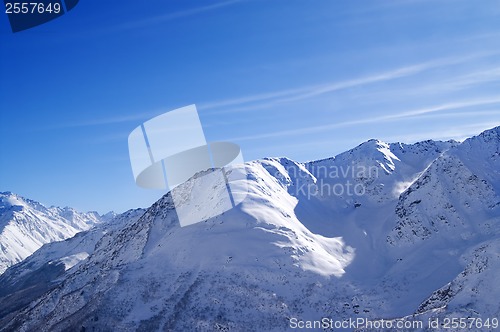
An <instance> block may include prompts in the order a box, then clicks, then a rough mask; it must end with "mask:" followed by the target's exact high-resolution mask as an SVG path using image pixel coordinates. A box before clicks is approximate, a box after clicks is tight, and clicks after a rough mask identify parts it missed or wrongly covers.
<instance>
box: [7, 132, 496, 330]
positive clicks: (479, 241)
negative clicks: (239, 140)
mask: <svg viewBox="0 0 500 332" xmlns="http://www.w3.org/2000/svg"><path fill="white" fill-rule="evenodd" d="M241 167H245V168H246V171H247V173H248V177H247V181H246V182H245V186H246V187H247V188H248V195H247V198H246V199H245V200H244V201H243V203H241V204H240V205H238V206H237V207H236V208H234V209H232V210H229V211H227V212H225V213H224V214H222V215H220V216H218V217H215V218H212V219H209V220H207V221H205V222H201V223H198V224H194V225H191V226H188V227H180V226H179V223H178V220H177V216H176V213H175V209H174V205H173V202H172V198H171V195H170V193H169V194H167V195H165V196H164V197H163V198H161V199H160V200H159V201H158V202H156V203H155V204H153V205H152V206H151V207H150V208H148V209H147V210H133V211H128V212H127V213H125V214H123V215H119V216H116V217H115V219H113V220H111V221H110V222H107V223H101V224H99V223H97V222H94V223H92V224H96V223H97V224H98V225H97V226H96V227H94V228H92V229H91V230H90V231H87V232H83V233H80V234H79V235H77V236H76V237H74V238H71V239H68V240H66V241H64V242H58V243H52V244H50V245H45V246H44V247H43V248H42V249H40V250H39V251H37V252H36V253H35V254H34V255H32V256H30V257H28V258H27V259H26V260H24V261H23V262H21V263H19V264H16V265H14V266H12V267H10V268H9V269H7V271H6V272H5V273H4V274H3V275H2V276H0V330H1V331H11V330H19V331H27V330H43V331H45V330H56V331H66V330H72V331H74V330H76V331H92V330H98V331H108V330H109V331H116V330H119V331H159V330H162V331H164V330H166V331H170V330H175V331H191V330H200V331H233V330H234V331H282V330H287V329H289V328H290V327H291V326H293V324H298V323H297V322H305V321H321V319H322V318H331V319H333V320H334V321H347V320H349V319H356V318H365V319H367V320H370V321H377V322H381V320H382V319H383V320H384V321H385V322H386V324H387V322H390V323H392V324H396V323H398V322H409V323H411V322H423V323H422V324H423V325H422V327H421V328H420V327H419V328H417V329H416V330H427V329H428V326H427V322H428V321H429V319H434V320H435V319H440V320H441V322H443V321H444V319H445V318H451V317H455V318H463V319H471V318H472V319H477V318H480V319H481V320H482V322H485V321H486V319H489V320H488V322H489V323H488V324H490V327H488V328H487V329H486V330H488V329H492V327H493V325H491V324H492V323H493V321H492V318H496V319H497V323H498V318H499V317H500V305H499V301H498V299H499V298H500V287H498V274H499V273H500V127H496V128H493V129H491V130H487V131H485V132H483V133H481V134H480V135H478V136H474V137H471V138H469V139H467V140H465V141H464V142H462V143H459V142H455V141H448V142H436V141H424V142H419V143H415V144H400V143H393V144H387V143H385V142H382V141H379V140H370V141H367V142H365V143H363V144H361V145H359V146H357V147H356V148H354V149H352V150H349V151H347V152H345V153H342V154H340V155H338V156H336V157H333V158H328V159H324V160H319V161H314V162H308V163H298V162H295V161H293V160H290V159H287V158H268V159H263V160H258V161H252V162H248V163H246V164H245V165H242V166H241ZM190 181H194V179H191V180H189V181H188V182H187V183H185V184H183V185H180V186H179V187H177V188H176V189H174V190H178V191H180V192H181V193H182V192H183V191H185V192H186V194H188V193H189V192H188V190H189V188H190ZM213 185H214V192H216V191H217V190H218V189H220V188H216V186H218V185H219V186H220V185H221V184H217V183H214V184H213ZM213 199H219V198H217V197H213ZM9 204H10V206H11V207H10V208H9V209H12V207H14V206H16V204H12V203H9ZM4 209H5V208H4ZM14 209H16V208H14ZM29 209H30V210H31V209H32V207H30V208H29ZM35 210H36V209H35ZM18 212H19V213H21V211H18ZM2 215H5V213H2ZM2 220H3V219H2ZM34 220H38V219H34ZM96 220H97V219H96ZM37 222H38V221H37ZM54 223H55V224H56V225H57V222H56V221H54ZM85 224H86V225H87V224H88V223H85ZM29 225H31V220H27V222H26V226H25V227H26V229H30V228H29V227H30V226H29ZM61 227H62V226H61ZM3 241H4V240H3V238H2V242H1V243H2V244H3ZM475 324H477V320H476V323H475ZM2 327H3V328H2ZM484 328H485V326H484V325H482V327H481V328H478V325H475V326H472V328H471V329H472V330H480V329H484ZM332 329H333V327H332ZM350 329H351V330H367V328H366V327H364V326H357V327H356V328H350ZM335 330H337V329H335Z"/></svg>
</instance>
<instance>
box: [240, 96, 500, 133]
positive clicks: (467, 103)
mask: <svg viewBox="0 0 500 332" xmlns="http://www.w3.org/2000/svg"><path fill="white" fill-rule="evenodd" d="M498 103H500V97H488V98H483V99H473V100H464V101H460V102H454V103H445V104H439V105H434V106H430V107H425V108H419V109H415V110H411V111H406V112H399V113H393V114H388V115H382V116H378V117H371V118H365V119H358V120H352V121H343V122H337V123H332V124H327V125H319V126H310V127H306V128H296V129H290V130H283V131H275V132H270V133H263V134H257V135H250V136H242V137H235V138H232V139H231V141H244V140H256V139H264V138H271V137H282V136H291V135H300V134H310V133H317V132H322V131H328V130H331V129H335V128H340V127H348V126H354V125H361V124H370V123H383V122H390V121H397V120H402V119H405V118H413V117H419V116H424V115H428V114H432V113H436V112H444V111H450V110H457V109H463V108H468V107H473V106H484V105H493V104H498ZM449 116H450V117H452V116H453V114H449Z"/></svg>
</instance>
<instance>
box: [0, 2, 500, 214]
mask: <svg viewBox="0 0 500 332" xmlns="http://www.w3.org/2000/svg"><path fill="white" fill-rule="evenodd" d="M0 17H1V18H0V60H1V61H0V112H1V113H0V141H1V143H2V149H1V155H0V191H13V192H16V193H18V194H21V195H23V196H26V197H29V198H32V199H35V200H38V201H41V202H42V203H44V204H46V205H59V206H66V205H68V206H72V207H75V208H77V209H80V210H97V211H99V212H101V213H102V212H106V211H109V210H115V211H118V212H121V211H124V210H126V209H129V208H134V207H139V206H143V207H145V206H149V205H150V204H151V203H153V202H154V201H155V200H156V199H158V198H159V197H161V195H162V194H164V192H162V191H150V190H145V189H141V188H138V187H136V186H135V183H134V179H133V176H132V171H131V168H130V162H129V157H128V148H127V136H128V134H129V133H130V132H131V131H132V130H133V129H134V128H135V127H137V126H138V125H140V124H141V123H143V122H144V121H145V120H148V119H150V118H152V117H154V116H156V115H159V114H162V113H163V112H166V111H168V110H172V109H175V108H178V107H182V106H186V105H190V104H196V105H197V107H198V111H199V114H200V118H201V121H202V124H203V126H204V130H205V135H206V138H207V140H208V141H217V140H224V141H232V142H235V143H238V144H239V145H240V146H241V148H242V151H243V155H244V158H245V159H246V160H253V159H257V158H262V157H266V156H287V157H290V158H292V159H295V160H298V161H307V160H312V159H319V158H324V157H329V156H333V155H335V154H338V153H340V152H342V151H345V150H347V149H349V148H352V147H354V146H355V145H357V144H359V143H361V142H363V141H365V140H367V139H370V138H379V139H382V140H385V141H389V142H394V141H402V142H410V143H411V142H415V141H418V140H423V139H450V138H454V139H462V138H464V137H467V136H470V135H474V134H477V133H479V132H481V131H482V130H484V129H487V128H491V127H494V126H497V125H500V3H499V2H498V1H494V0H492V1H487V0H485V1H481V2H473V1H462V0H454V1H451V0H450V1H425V0H422V1H418V0H415V1H412V0H410V1H347V0H345V1H331V0H315V1H306V0H241V1H238V0H234V1H194V0H189V1H185V0H182V1H181V0H175V1H172V0H149V1H147V2H136V1H134V2H132V1H122V0H106V1H91V0H81V1H80V3H79V4H78V6H77V7H75V8H74V9H73V10H72V11H71V12H69V13H67V14H65V15H63V16H62V17H60V18H58V19H56V20H54V21H51V22H49V23H47V24H44V25H41V26H38V27H36V28H33V29H30V30H26V31H23V32H19V33H16V34H13V33H12V32H11V31H10V27H9V26H8V20H7V17H6V15H5V14H2V15H0ZM174 144H175V143H174Z"/></svg>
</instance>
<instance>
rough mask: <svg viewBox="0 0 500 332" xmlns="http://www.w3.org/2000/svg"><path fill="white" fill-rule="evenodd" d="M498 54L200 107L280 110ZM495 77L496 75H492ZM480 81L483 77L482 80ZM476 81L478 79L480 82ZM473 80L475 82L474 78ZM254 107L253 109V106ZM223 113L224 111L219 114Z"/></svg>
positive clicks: (445, 60) (440, 61)
mask: <svg viewBox="0 0 500 332" xmlns="http://www.w3.org/2000/svg"><path fill="white" fill-rule="evenodd" d="M497 53H498V52H482V53H476V54H470V55H467V56H460V57H448V58H442V59H436V60H431V61H427V62H423V63H419V64H414V65H410V66H406V67H401V68H396V69H392V70H388V71H386V72H382V73H378V74H374V75H370V76H365V77H360V78H356V79H351V80H346V81H341V82H331V83H326V84H317V85H309V86H304V87H299V88H293V89H285V90H280V91H273V92H268V93H261V94H255V95H251V96H245V97H240V98H234V99H227V100H220V101H215V102H207V103H201V104H200V105H199V109H200V110H211V109H216V110H215V111H210V113H211V114H220V113H232V112H238V111H239V112H241V111H249V110H255V109H262V108H268V107H272V106H276V105H278V104H282V103H289V102H296V101H300V100H306V99H310V98H314V97H318V96H321V95H324V94H327V93H331V92H335V91H340V90H343V89H348V88H353V87H358V86H363V85H367V84H372V83H380V82H386V81H391V80H395V79H398V78H403V77H408V76H412V75H417V74H420V73H423V72H425V71H427V70H431V69H435V68H439V67H444V66H452V65H457V64H461V63H465V62H468V61H471V60H474V59H478V58H483V57H487V56H490V55H493V54H497ZM490 75H494V74H490ZM479 78H480V77H479ZM479 78H476V79H479ZM470 79H473V78H470ZM249 104H251V105H249ZM229 106H235V107H232V108H230V109H224V108H226V107H229ZM218 109H222V110H218Z"/></svg>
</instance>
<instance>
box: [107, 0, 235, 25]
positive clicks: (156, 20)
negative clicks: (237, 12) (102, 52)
mask: <svg viewBox="0 0 500 332" xmlns="http://www.w3.org/2000/svg"><path fill="white" fill-rule="evenodd" d="M242 1H244V0H230V1H223V2H218V3H214V4H211V5H206V6H200V7H196V8H191V9H186V10H182V11H178V12H173V13H168V14H163V15H158V16H154V17H151V18H148V19H144V20H139V21H135V22H130V23H126V24H122V25H119V26H117V27H116V30H128V29H137V28H141V27H146V26H149V25H155V24H160V23H163V22H168V21H172V20H175V19H179V18H183V17H188V16H193V15H198V14H201V13H204V12H208V11H212V10H215V9H219V8H223V7H227V6H231V5H234V4H237V3H239V2H242Z"/></svg>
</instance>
